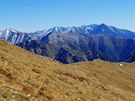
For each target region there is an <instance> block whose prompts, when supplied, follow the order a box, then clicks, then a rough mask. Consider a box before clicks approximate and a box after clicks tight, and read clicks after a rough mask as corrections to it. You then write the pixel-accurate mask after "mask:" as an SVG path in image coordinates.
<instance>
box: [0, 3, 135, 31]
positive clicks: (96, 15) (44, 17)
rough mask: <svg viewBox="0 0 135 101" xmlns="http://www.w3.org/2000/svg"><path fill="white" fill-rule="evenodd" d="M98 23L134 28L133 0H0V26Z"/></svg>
mask: <svg viewBox="0 0 135 101" xmlns="http://www.w3.org/2000/svg"><path fill="white" fill-rule="evenodd" d="M101 23H105V24H107V25H113V26H116V27H118V28H125V29H129V30H132V31H135V0H0V30H4V29H7V28H14V29H17V30H21V31H25V32H34V31H37V30H42V29H48V28H51V27H54V26H81V25H89V24H101Z"/></svg>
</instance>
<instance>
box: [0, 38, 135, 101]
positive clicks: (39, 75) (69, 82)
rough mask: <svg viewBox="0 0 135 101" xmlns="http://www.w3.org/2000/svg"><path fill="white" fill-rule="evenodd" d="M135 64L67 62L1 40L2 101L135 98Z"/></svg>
mask: <svg viewBox="0 0 135 101" xmlns="http://www.w3.org/2000/svg"><path fill="white" fill-rule="evenodd" d="M134 66H135V63H130V64H129V63H112V62H104V61H101V60H95V61H93V62H82V63H76V64H68V65H64V64H61V63H59V62H57V61H55V60H52V59H50V58H45V57H42V56H39V55H35V54H34V53H31V52H28V51H26V50H24V49H22V48H19V47H17V46H14V45H12V44H9V43H7V42H5V41H2V40H0V101H5V100H6V101H13V100H16V101H116V100H119V101H134V99H135V67H134Z"/></svg>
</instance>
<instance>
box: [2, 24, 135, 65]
mask: <svg viewBox="0 0 135 101" xmlns="http://www.w3.org/2000/svg"><path fill="white" fill-rule="evenodd" d="M0 39H3V40H5V41H7V42H9V43H12V44H14V45H18V46H20V47H22V48H24V49H26V50H29V51H32V52H34V53H36V54H39V55H42V56H45V57H46V56H47V57H50V58H52V59H55V60H57V61H60V62H62V63H64V64H69V63H75V62H82V61H93V60H94V59H101V60H105V61H111V62H134V60H135V59H134V54H135V32H132V31H128V30H125V29H119V28H116V27H114V26H109V25H105V24H103V23H102V24H100V25H96V24H92V25H87V26H85V25H83V26H80V27H77V26H73V27H53V28H50V29H48V30H41V31H36V32H32V33H26V32H22V31H18V30H15V29H13V28H11V29H6V30H3V31H0Z"/></svg>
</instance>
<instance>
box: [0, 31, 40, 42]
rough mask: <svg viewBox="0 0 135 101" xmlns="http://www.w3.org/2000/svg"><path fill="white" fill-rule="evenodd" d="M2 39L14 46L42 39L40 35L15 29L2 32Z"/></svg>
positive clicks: (0, 36) (0, 34) (0, 35)
mask: <svg viewBox="0 0 135 101" xmlns="http://www.w3.org/2000/svg"><path fill="white" fill-rule="evenodd" d="M0 39H3V40H6V41H7V42H10V43H12V44H19V43H22V42H25V41H28V40H37V39H40V36H39V35H38V34H35V35H34V34H32V33H25V32H20V31H17V30H14V29H6V30H4V31H1V32H0Z"/></svg>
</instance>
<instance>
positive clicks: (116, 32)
mask: <svg viewBox="0 0 135 101" xmlns="http://www.w3.org/2000/svg"><path fill="white" fill-rule="evenodd" d="M46 33H47V34H48V33H68V34H70V33H73V34H76V33H78V34H109V35H113V36H118V37H123V38H131V39H135V32H131V31H128V30H124V29H118V28H115V27H113V26H108V25H105V24H101V25H96V24H93V25H88V26H81V27H75V26H74V27H54V28H51V29H49V30H48V31H47V32H46Z"/></svg>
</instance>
